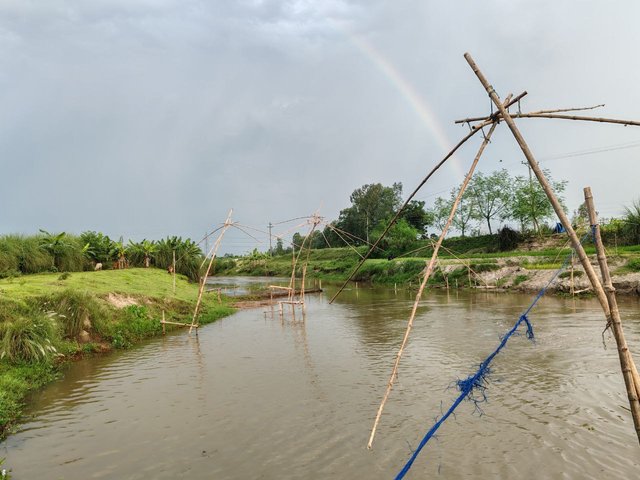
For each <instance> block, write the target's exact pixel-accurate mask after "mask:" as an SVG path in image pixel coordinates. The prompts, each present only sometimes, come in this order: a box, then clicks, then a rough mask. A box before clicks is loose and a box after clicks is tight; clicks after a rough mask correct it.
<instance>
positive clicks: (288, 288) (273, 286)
mask: <svg viewBox="0 0 640 480" xmlns="http://www.w3.org/2000/svg"><path fill="white" fill-rule="evenodd" d="M269 288H277V289H279V290H293V289H292V288H291V287H281V286H280V285H269Z"/></svg>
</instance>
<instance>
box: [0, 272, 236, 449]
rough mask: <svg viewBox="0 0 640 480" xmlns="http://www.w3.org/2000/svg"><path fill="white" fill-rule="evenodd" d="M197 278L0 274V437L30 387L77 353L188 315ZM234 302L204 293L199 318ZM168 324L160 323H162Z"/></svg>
mask: <svg viewBox="0 0 640 480" xmlns="http://www.w3.org/2000/svg"><path fill="white" fill-rule="evenodd" d="M197 292H198V285H197V284H195V283H191V282H189V281H188V280H187V278H186V277H184V276H181V275H178V276H177V278H176V291H175V294H174V293H173V282H172V277H171V276H170V275H168V274H167V272H166V271H163V270H159V269H154V268H149V269H144V268H134V269H127V270H109V271H99V272H74V273H63V274H58V273H55V274H54V273H48V274H37V275H23V276H19V277H12V278H5V279H2V280H0V357H1V358H0V437H1V436H4V435H6V434H7V432H8V430H9V429H10V426H11V425H12V423H13V422H15V420H16V419H17V418H18V417H19V416H20V413H21V411H22V407H23V402H24V399H25V397H26V395H28V394H29V393H30V392H32V391H33V390H35V389H37V388H40V387H41V386H42V385H44V384H46V383H48V382H50V381H51V380H52V379H54V378H56V376H57V375H59V374H60V372H61V368H62V367H63V365H64V364H65V362H67V361H69V360H70V359H73V358H77V357H79V356H82V355H87V354H94V353H98V352H105V351H109V350H111V349H113V348H129V347H131V346H132V345H134V344H136V343H138V342H140V341H141V340H143V339H146V338H150V337H153V336H157V335H160V334H161V333H162V328H161V325H160V323H159V319H160V318H161V316H162V311H163V310H164V311H165V315H166V318H167V320H172V321H177V322H190V321H191V315H192V313H193V306H194V304H195V300H196V298H197ZM232 312H233V308H231V306H229V304H228V303H227V300H226V299H224V298H223V300H222V303H221V304H218V299H217V296H216V297H215V298H214V297H213V296H208V295H206V294H205V296H204V299H203V303H202V309H201V314H200V316H199V323H200V324H201V325H203V324H207V323H211V322H213V321H215V320H217V319H218V318H221V317H224V316H226V315H229V314H230V313H232ZM169 327H170V326H169V325H168V326H167V328H168V329H169Z"/></svg>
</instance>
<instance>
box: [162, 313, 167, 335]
mask: <svg viewBox="0 0 640 480" xmlns="http://www.w3.org/2000/svg"><path fill="white" fill-rule="evenodd" d="M164 324H165V321H164V310H162V335H166V334H167V331H166V329H165V327H164Z"/></svg>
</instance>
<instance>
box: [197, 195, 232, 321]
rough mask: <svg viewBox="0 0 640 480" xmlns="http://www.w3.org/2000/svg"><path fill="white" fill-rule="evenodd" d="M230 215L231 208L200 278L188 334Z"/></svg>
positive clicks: (229, 220)
mask: <svg viewBox="0 0 640 480" xmlns="http://www.w3.org/2000/svg"><path fill="white" fill-rule="evenodd" d="M232 213H233V208H232V209H231V210H229V214H228V215H227V219H226V220H225V221H224V227H223V228H222V231H221V232H220V235H218V238H217V239H216V244H215V246H214V247H213V250H212V251H211V259H210V260H209V265H208V266H207V271H206V272H205V274H204V276H203V277H202V280H201V282H200V289H199V290H198V300H197V301H196V308H195V309H194V310H193V318H192V319H191V326H190V327H189V334H191V331H192V330H193V327H195V326H196V318H197V317H198V310H199V309H200V302H202V294H203V293H204V284H205V283H206V281H207V277H208V276H209V272H210V271H211V265H213V260H214V259H215V258H216V252H217V251H218V247H219V246H220V243H221V242H222V237H224V233H225V232H226V231H227V229H228V228H229V227H230V226H231V214H232ZM196 328H197V327H196ZM196 332H197V330H196Z"/></svg>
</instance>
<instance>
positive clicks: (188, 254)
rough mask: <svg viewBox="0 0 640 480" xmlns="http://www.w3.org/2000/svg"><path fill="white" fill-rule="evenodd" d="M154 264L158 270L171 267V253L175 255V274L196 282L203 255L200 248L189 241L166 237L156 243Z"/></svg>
mask: <svg viewBox="0 0 640 480" xmlns="http://www.w3.org/2000/svg"><path fill="white" fill-rule="evenodd" d="M156 245H157V248H156V252H155V263H156V266H157V267H159V268H165V269H166V268H169V267H170V266H171V265H173V252H175V255H176V273H181V274H183V275H185V276H186V277H187V278H189V279H191V280H193V281H196V282H197V281H198V280H199V279H200V265H201V264H202V260H203V258H204V257H203V255H202V251H201V250H200V247H199V246H198V245H197V244H196V243H195V242H194V241H193V240H191V239H189V238H187V239H186V240H183V239H182V237H176V236H173V237H167V238H165V239H162V240H160V241H158V242H157V244H156Z"/></svg>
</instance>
